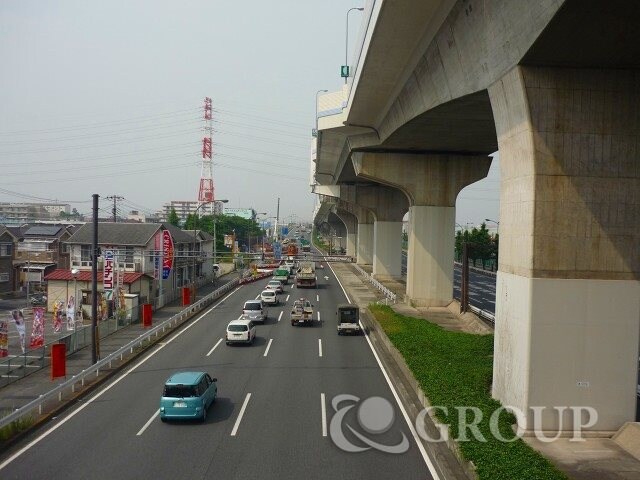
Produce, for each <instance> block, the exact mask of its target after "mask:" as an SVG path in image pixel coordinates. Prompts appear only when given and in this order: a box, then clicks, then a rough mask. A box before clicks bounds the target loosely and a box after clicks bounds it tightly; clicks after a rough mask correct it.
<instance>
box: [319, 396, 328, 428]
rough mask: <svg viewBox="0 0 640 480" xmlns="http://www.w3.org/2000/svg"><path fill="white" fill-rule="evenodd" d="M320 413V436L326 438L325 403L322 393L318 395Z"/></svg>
mask: <svg viewBox="0 0 640 480" xmlns="http://www.w3.org/2000/svg"><path fill="white" fill-rule="evenodd" d="M320 411H321V414H322V436H323V437H326V436H327V403H326V402H325V400H324V393H321V394H320Z"/></svg>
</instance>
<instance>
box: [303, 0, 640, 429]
mask: <svg viewBox="0 0 640 480" xmlns="http://www.w3.org/2000/svg"><path fill="white" fill-rule="evenodd" d="M638 24H640V4H638V3H637V2H632V1H623V0H614V1H607V2H604V1H595V0H587V1H580V0H564V1H562V0H549V1H541V2H529V1H526V0H486V1H479V0H478V1H474V0H447V1H444V0H443V1H423V0H396V1H389V0H375V1H373V0H372V1H369V2H367V4H366V9H365V11H364V21H363V25H364V29H363V34H362V35H361V41H360V44H359V48H358V50H357V52H356V55H355V57H354V61H353V75H352V77H351V78H349V81H348V82H347V84H346V85H345V86H344V87H343V88H342V89H341V90H339V91H337V92H330V93H327V94H325V95H321V96H320V97H319V99H318V105H317V107H318V118H317V120H318V134H317V137H316V138H314V140H313V154H312V170H313V181H312V184H313V185H312V189H313V191H314V192H315V193H317V194H318V195H320V196H321V202H320V207H319V208H318V211H317V214H316V219H315V221H316V223H322V222H325V221H327V220H328V218H329V217H328V216H329V213H334V214H335V215H336V216H337V217H338V218H340V219H342V220H343V223H344V226H345V229H346V231H347V233H346V235H347V238H348V239H350V240H349V242H350V243H351V248H352V250H354V252H355V256H356V257H357V259H358V263H360V264H365V265H366V264H369V265H371V266H372V269H373V274H374V276H376V277H378V278H379V279H381V280H384V279H385V278H389V277H391V278H394V277H397V276H399V275H401V261H402V259H401V258H400V256H399V255H397V254H395V253H393V252H400V251H401V249H400V242H401V236H400V228H401V221H402V218H403V216H404V215H405V214H406V213H407V212H408V213H409V249H408V259H407V291H406V296H407V298H408V301H409V302H411V303H412V304H414V305H419V306H441V305H446V304H448V303H449V302H450V301H451V299H452V291H453V279H454V274H453V248H452V243H453V242H452V239H453V236H454V225H455V204H456V197H457V195H458V193H459V192H460V190H461V189H462V188H464V187H465V186H467V185H469V184H471V183H474V182H476V181H478V180H480V179H482V178H483V177H484V176H486V174H487V171H488V169H489V166H490V162H491V158H490V157H489V155H490V154H491V153H493V152H495V151H499V152H500V159H501V184H500V237H501V238H500V247H501V249H500V269H499V272H498V275H497V281H496V306H495V308H496V340H495V355H494V358H495V362H494V381H493V395H494V396H495V397H496V398H497V399H498V400H500V401H501V402H502V403H503V404H506V405H513V406H515V407H518V408H520V409H521V410H523V411H525V412H529V411H531V407H534V406H540V407H545V408H546V409H547V411H549V412H550V414H549V415H548V416H546V417H544V418H543V421H542V425H541V427H542V428H544V429H546V430H571V429H572V428H573V419H572V418H570V416H569V415H567V416H566V418H563V417H558V416H556V415H555V414H552V413H551V412H552V410H553V408H554V407H561V406H567V405H590V406H592V407H593V408H595V409H596V410H597V412H598V420H597V422H596V424H595V425H594V426H593V427H592V428H593V429H594V430H599V431H611V430H616V429H618V428H619V427H620V426H621V425H622V424H623V423H624V422H625V421H628V420H633V419H634V418H635V407H636V394H635V393H636V381H635V377H636V368H637V358H638V344H639V341H638V339H639V336H640V281H639V279H640V255H638V252H640V217H638V215H637V212H638V211H639V210H640V194H639V192H640V178H639V177H640V168H639V160H638V155H637V148H638V145H639V144H640V143H639V141H638V140H639V137H640V113H639V112H640V71H639V70H638V67H639V66H640V33H639V31H638V28H637V25H638ZM347 246H348V245H347ZM612 392H615V395H612ZM527 421H528V423H527V428H532V424H531V421H532V417H530V416H528V417H527Z"/></svg>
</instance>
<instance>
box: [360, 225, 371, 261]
mask: <svg viewBox="0 0 640 480" xmlns="http://www.w3.org/2000/svg"><path fill="white" fill-rule="evenodd" d="M356 257H357V258H356V263H357V264H358V265H371V264H372V263H373V223H358V244H357V245H356Z"/></svg>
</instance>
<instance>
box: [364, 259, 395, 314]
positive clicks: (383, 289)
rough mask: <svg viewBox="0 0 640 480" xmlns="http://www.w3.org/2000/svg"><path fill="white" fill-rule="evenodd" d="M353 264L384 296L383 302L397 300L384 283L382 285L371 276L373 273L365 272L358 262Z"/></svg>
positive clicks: (387, 302)
mask: <svg viewBox="0 0 640 480" xmlns="http://www.w3.org/2000/svg"><path fill="white" fill-rule="evenodd" d="M354 266H355V267H356V270H358V272H359V273H360V275H362V276H363V277H364V278H365V279H366V280H367V281H368V282H369V283H371V285H373V286H374V287H376V288H377V289H378V290H379V291H380V292H382V294H383V295H384V297H385V302H384V303H385V304H387V305H388V304H389V303H397V301H398V297H397V295H396V294H395V293H393V292H392V291H391V290H389V289H388V288H387V287H385V286H384V285H382V284H381V283H380V282H379V281H378V280H376V279H375V278H373V275H369V274H368V273H367V272H365V271H364V270H363V269H362V267H360V266H359V265H358V264H354Z"/></svg>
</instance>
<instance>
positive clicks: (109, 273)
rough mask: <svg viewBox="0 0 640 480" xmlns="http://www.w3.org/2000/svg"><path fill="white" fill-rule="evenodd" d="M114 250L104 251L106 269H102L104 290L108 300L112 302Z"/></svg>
mask: <svg viewBox="0 0 640 480" xmlns="http://www.w3.org/2000/svg"><path fill="white" fill-rule="evenodd" d="M113 258H114V256H113V250H105V251H104V267H103V269H102V289H103V290H104V294H105V296H106V297H107V300H111V297H112V295H113V273H114V272H113V268H114V261H113Z"/></svg>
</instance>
